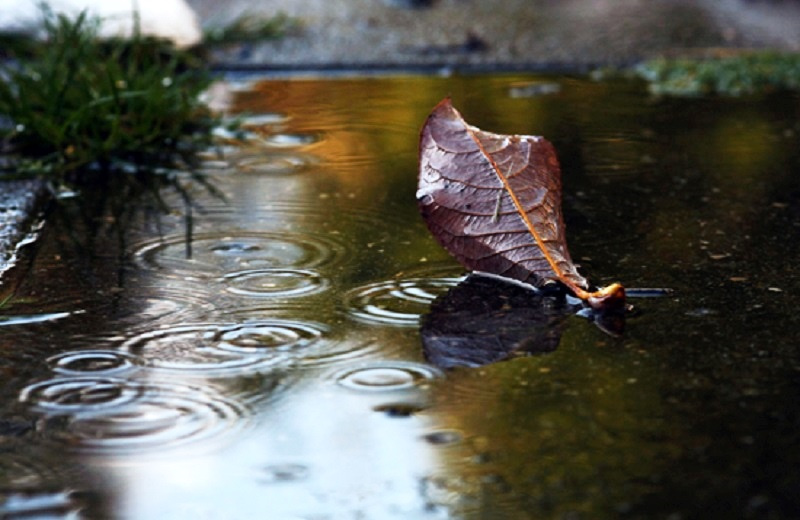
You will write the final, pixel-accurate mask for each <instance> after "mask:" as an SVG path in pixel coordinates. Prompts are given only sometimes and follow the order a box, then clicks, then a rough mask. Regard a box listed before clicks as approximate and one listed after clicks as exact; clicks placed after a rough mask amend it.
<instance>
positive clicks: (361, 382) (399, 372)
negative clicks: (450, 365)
mask: <svg viewBox="0 0 800 520" xmlns="http://www.w3.org/2000/svg"><path fill="white" fill-rule="evenodd" d="M441 375H442V372H441V371H439V370H438V369H436V368H434V367H432V366H430V365H424V364H421V363H412V362H408V361H385V362H378V363H370V364H368V365H364V366H360V367H357V368H351V369H348V370H343V371H340V372H338V373H337V374H336V375H335V376H334V378H335V380H336V382H337V383H339V384H340V385H342V386H344V387H345V388H350V389H351V390H360V391H368V392H375V391H377V392H386V391H394V390H407V389H410V388H416V387H420V386H421V385H423V384H424V383H427V382H428V381H430V380H432V379H435V378H438V377H440V376H441Z"/></svg>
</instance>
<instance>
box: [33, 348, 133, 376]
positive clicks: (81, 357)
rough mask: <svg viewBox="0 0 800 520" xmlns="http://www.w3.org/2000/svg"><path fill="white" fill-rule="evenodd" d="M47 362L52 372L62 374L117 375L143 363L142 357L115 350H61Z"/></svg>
mask: <svg viewBox="0 0 800 520" xmlns="http://www.w3.org/2000/svg"><path fill="white" fill-rule="evenodd" d="M47 363H48V364H49V365H50V368H51V369H52V370H53V372H55V373H57V374H60V375H64V376H82V375H89V374H91V375H94V376H99V375H104V376H111V375H119V374H121V373H126V372H131V371H134V370H137V369H138V368H140V367H142V366H143V365H145V361H144V360H143V359H142V358H140V357H138V356H134V355H133V354H128V353H126V352H119V351H116V350H78V351H72V352H62V353H61V354H57V355H55V356H51V357H50V358H48V359H47Z"/></svg>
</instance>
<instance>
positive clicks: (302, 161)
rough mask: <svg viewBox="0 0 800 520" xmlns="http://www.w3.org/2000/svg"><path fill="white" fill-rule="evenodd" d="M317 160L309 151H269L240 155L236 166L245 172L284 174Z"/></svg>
mask: <svg viewBox="0 0 800 520" xmlns="http://www.w3.org/2000/svg"><path fill="white" fill-rule="evenodd" d="M284 146H285V145H284ZM318 162H319V159H318V158H317V157H316V156H314V155H311V154H309V153H303V152H295V151H285V152H269V153H259V154H258V155H252V156H245V157H242V158H240V159H238V160H236V168H237V169H238V170H239V171H242V172H247V173H263V174H268V175H286V174H292V173H297V172H299V171H302V170H304V169H306V168H308V167H309V166H313V165H314V164H317V163H318Z"/></svg>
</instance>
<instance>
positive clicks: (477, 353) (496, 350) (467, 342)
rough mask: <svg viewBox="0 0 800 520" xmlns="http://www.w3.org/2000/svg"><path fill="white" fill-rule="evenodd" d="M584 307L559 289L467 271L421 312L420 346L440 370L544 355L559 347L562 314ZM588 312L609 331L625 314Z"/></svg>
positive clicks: (563, 321) (612, 331) (563, 322)
mask: <svg viewBox="0 0 800 520" xmlns="http://www.w3.org/2000/svg"><path fill="white" fill-rule="evenodd" d="M584 310H586V309H582V306H581V305H580V304H579V303H572V302H569V301H567V300H566V298H565V297H564V296H563V295H561V294H555V293H549V292H544V291H536V290H533V289H531V288H528V287H525V286H523V285H521V284H519V283H515V282H512V281H505V280H502V279H500V278H496V277H491V276H484V275H479V274H472V275H470V276H469V277H467V279H465V280H464V281H463V282H461V283H459V284H458V285H457V286H456V287H453V288H452V289H450V290H449V291H447V292H446V293H445V294H443V295H441V296H439V297H438V298H436V300H434V302H433V303H432V304H431V308H430V311H429V312H428V314H426V315H424V316H423V317H422V325H421V328H420V335H421V336H422V348H423V352H424V354H425V357H426V358H427V360H428V361H429V362H430V363H432V364H434V365H436V366H438V367H440V368H444V369H449V368H455V367H478V366H482V365H487V364H489V363H495V362H497V361H503V360H507V359H512V358H515V357H522V356H530V355H537V354H547V353H550V352H553V351H555V350H556V349H557V348H558V344H559V342H560V341H561V335H562V333H563V332H564V328H565V326H566V321H567V319H568V318H569V317H570V316H572V315H574V314H576V313H578V312H581V313H583V312H582V311H584ZM587 317H588V318H589V319H591V320H592V321H594V323H595V324H596V325H597V326H598V327H599V328H600V329H601V330H603V331H605V332H607V333H610V334H613V335H616V334H620V333H621V332H622V329H623V327H624V316H598V315H587Z"/></svg>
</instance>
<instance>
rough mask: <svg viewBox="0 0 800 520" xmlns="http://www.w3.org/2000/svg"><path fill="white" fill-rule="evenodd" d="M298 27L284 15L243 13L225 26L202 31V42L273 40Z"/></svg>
mask: <svg viewBox="0 0 800 520" xmlns="http://www.w3.org/2000/svg"><path fill="white" fill-rule="evenodd" d="M300 27H301V23H300V21H299V20H298V19H297V18H293V17H291V16H288V15H287V14H286V13H282V12H281V13H278V14H276V15H275V16H268V17H264V16H259V15H257V14H251V13H244V14H242V15H241V16H239V17H238V18H236V19H235V20H233V21H232V22H231V23H229V24H227V25H225V26H221V27H214V28H211V29H208V30H206V31H204V33H203V41H204V42H205V43H206V44H228V43H245V42H259V41H263V40H274V39H277V38H283V37H285V36H286V35H287V34H290V33H293V32H297V31H298V30H299V29H300Z"/></svg>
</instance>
